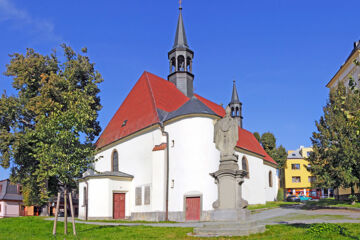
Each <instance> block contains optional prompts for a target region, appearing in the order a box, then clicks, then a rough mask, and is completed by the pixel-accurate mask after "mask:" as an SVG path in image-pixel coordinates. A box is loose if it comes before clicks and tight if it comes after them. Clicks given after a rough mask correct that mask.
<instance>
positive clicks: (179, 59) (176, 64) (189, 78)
mask: <svg viewBox="0 0 360 240" xmlns="http://www.w3.org/2000/svg"><path fill="white" fill-rule="evenodd" d="M168 58H169V68H170V69H169V75H168V80H169V81H170V82H172V83H174V84H175V86H176V87H177V88H178V89H179V90H180V91H181V92H182V93H184V94H185V95H186V96H188V97H192V96H193V95H194V87H193V81H194V75H193V73H192V60H193V58H194V52H193V51H192V50H191V49H190V48H189V45H188V43H187V39H186V34H185V27H184V21H183V17H182V6H181V0H180V1H179V18H178V23H177V28H176V34H175V41H174V45H173V48H172V49H171V50H170V51H169V53H168Z"/></svg>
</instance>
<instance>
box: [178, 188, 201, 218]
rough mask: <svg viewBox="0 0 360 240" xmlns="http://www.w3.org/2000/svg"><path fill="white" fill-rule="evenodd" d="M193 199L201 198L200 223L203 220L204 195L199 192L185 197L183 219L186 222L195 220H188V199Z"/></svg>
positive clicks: (186, 194) (189, 193)
mask: <svg viewBox="0 0 360 240" xmlns="http://www.w3.org/2000/svg"><path fill="white" fill-rule="evenodd" d="M193 197H199V198H200V219H199V221H201V219H202V218H203V194H202V193H201V192H198V191H196V192H195V191H194V192H188V193H185V194H184V196H183V216H184V217H183V219H184V221H186V222H193V220H186V198H193Z"/></svg>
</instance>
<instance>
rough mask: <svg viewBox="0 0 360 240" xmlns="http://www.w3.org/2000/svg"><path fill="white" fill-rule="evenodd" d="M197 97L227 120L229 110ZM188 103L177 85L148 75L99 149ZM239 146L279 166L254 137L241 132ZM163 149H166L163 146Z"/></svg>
mask: <svg viewBox="0 0 360 240" xmlns="http://www.w3.org/2000/svg"><path fill="white" fill-rule="evenodd" d="M195 96H196V97H197V98H198V99H199V100H200V101H201V102H202V103H204V104H205V105H206V106H207V107H209V108H210V109H211V110H212V111H213V112H214V113H215V114H217V115H218V116H221V117H223V116H225V110H224V108H223V107H222V106H220V105H218V104H216V103H214V102H212V101H210V100H208V99H206V98H203V97H201V96H199V95H197V94H195ZM188 100H189V98H188V97H186V96H185V95H184V94H183V93H182V92H181V91H179V90H178V89H177V88H176V86H175V85H174V84H173V83H171V82H169V81H167V80H165V79H163V78H160V77H158V76H156V75H154V74H151V73H149V72H144V73H143V74H142V75H141V77H140V78H139V80H138V81H137V83H136V84H135V86H134V87H133V88H132V89H131V91H130V93H129V95H128V96H127V97H126V99H125V100H124V102H123V103H122V104H121V106H120V107H119V109H118V110H117V111H116V113H115V115H114V116H113V118H112V119H111V120H110V122H109V124H108V125H107V126H106V128H105V130H104V131H103V132H102V134H101V135H100V137H99V138H98V140H97V142H96V147H97V148H101V147H104V146H106V145H108V144H110V143H112V142H114V141H116V140H119V139H121V138H123V137H126V136H129V135H130V134H132V133H135V132H137V131H139V130H141V129H144V128H146V127H149V126H151V125H153V124H156V123H159V122H160V119H159V116H158V113H157V109H161V110H163V111H166V112H172V111H175V110H177V109H178V108H179V107H181V106H182V105H183V104H185V103H186V102H187V101H188ZM139 106H141V110H139ZM159 146H160V145H159ZM237 146H238V147H240V148H243V149H246V150H248V151H251V152H254V153H258V154H260V155H262V156H264V159H265V160H266V161H269V162H272V163H275V161H274V160H273V159H271V157H270V156H269V155H267V154H266V152H265V150H264V149H263V148H262V147H261V145H260V143H259V142H258V141H257V140H256V138H255V137H254V135H253V134H252V133H251V132H249V131H247V130H245V129H241V128H239V141H238V143H237ZM161 147H163V146H162V145H161ZM165 147H166V146H165ZM155 148H157V146H155V147H154V149H155ZM275 164H276V163H275Z"/></svg>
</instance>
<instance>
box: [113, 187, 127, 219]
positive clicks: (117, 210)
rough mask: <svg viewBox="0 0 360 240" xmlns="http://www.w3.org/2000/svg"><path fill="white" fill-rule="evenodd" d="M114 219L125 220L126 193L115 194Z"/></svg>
mask: <svg viewBox="0 0 360 240" xmlns="http://www.w3.org/2000/svg"><path fill="white" fill-rule="evenodd" d="M113 218H114V219H124V218H125V193H114V194H113Z"/></svg>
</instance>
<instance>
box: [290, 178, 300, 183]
mask: <svg viewBox="0 0 360 240" xmlns="http://www.w3.org/2000/svg"><path fill="white" fill-rule="evenodd" d="M292 182H293V183H299V182H301V178H300V177H299V176H296V177H292Z"/></svg>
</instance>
